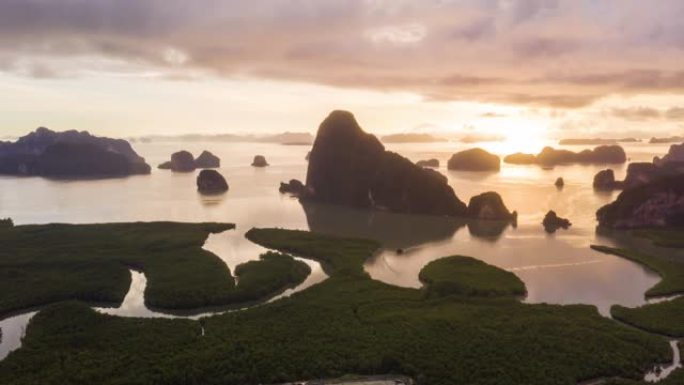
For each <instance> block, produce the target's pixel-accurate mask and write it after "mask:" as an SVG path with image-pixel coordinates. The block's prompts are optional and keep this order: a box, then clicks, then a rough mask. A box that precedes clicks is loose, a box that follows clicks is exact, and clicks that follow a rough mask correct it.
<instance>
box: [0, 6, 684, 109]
mask: <svg viewBox="0 0 684 385" xmlns="http://www.w3.org/2000/svg"><path fill="white" fill-rule="evenodd" d="M683 17H684V2H681V1H678V0H661V1H659V2H658V6H657V7H655V6H652V5H649V4H647V3H646V2H643V1H641V0H624V1H620V2H617V1H614V2H596V1H592V0H578V1H555V0H488V1H476V0H459V1H455V0H396V1H387V0H356V1H355V0H347V1H344V0H328V1H317V0H273V1H268V2H262V1H238V0H224V1H219V0H195V1H190V0H50V1H46V0H4V1H2V2H0V71H5V72H16V73H20V74H23V75H26V76H36V77H44V76H51V75H54V76H58V75H59V74H61V73H69V74H73V75H77V74H78V73H87V74H97V73H111V72H112V71H123V72H125V73H135V72H136V71H138V72H145V73H149V72H154V73H158V74H160V77H162V78H184V77H186V76H187V77H192V76H195V75H196V74H197V73H198V72H205V73H207V74H211V75H213V76H222V77H228V78H231V77H244V76H248V77H254V78H267V79H278V80H287V81H297V82H307V83H315V84H325V85H332V86H337V87H354V88H369V89H374V90H381V91H407V92H414V93H418V94H421V95H423V96H425V97H426V98H427V99H436V100H473V101H484V102H501V103H511V104H529V105H537V106H547V107H548V106H551V107H555V108H564V109H569V108H579V107H583V106H587V105H589V104H591V103H593V102H595V101H596V100H598V99H600V98H602V97H604V96H607V95H613V94H625V95H634V94H644V93H661V92H675V93H684V71H682V70H681V63H682V62H684V24H682V23H681V22H680V20H681V19H682V18H683ZM8 63H9V64H8ZM13 63H36V64H35V65H34V67H35V68H36V70H35V71H23V72H21V71H19V70H18V69H17V68H18V67H17V66H16V65H14V64H13ZM37 63H40V65H38V64H37ZM183 71H186V72H187V75H184V74H183V73H182V72H183Z"/></svg>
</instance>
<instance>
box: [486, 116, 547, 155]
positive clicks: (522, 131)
mask: <svg viewBox="0 0 684 385" xmlns="http://www.w3.org/2000/svg"><path fill="white" fill-rule="evenodd" d="M477 127H478V132H479V133H481V134H485V135H491V136H495V137H499V138H501V140H499V141H492V142H487V143H485V144H484V145H483V147H485V148H486V149H487V150H488V151H491V152H494V153H496V154H499V155H502V156H504V155H508V154H513V153H516V152H524V153H531V154H536V153H538V152H539V151H541V150H542V149H543V148H544V147H545V146H548V145H549V144H550V140H549V138H548V122H545V121H542V120H537V119H525V118H518V117H510V118H501V119H496V120H495V121H487V122H486V123H484V124H478V126H477Z"/></svg>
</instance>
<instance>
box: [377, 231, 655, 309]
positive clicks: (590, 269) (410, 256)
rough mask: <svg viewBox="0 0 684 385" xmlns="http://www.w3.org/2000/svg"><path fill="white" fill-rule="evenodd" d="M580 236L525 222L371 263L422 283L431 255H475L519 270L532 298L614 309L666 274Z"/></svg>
mask: <svg viewBox="0 0 684 385" xmlns="http://www.w3.org/2000/svg"><path fill="white" fill-rule="evenodd" d="M579 238H580V239H583V242H579V241H578V239H576V237H573V236H569V237H566V236H563V235H558V236H553V237H548V236H546V235H545V234H543V231H542V230H541V229H539V228H536V227H530V226H525V227H522V228H519V229H516V231H513V232H509V233H507V236H506V237H500V238H498V240H492V239H485V238H481V237H479V236H472V234H470V233H465V232H458V233H457V234H456V235H455V236H454V237H453V238H451V239H448V240H442V241H438V242H434V243H430V244H425V245H422V246H419V247H414V248H412V249H409V250H407V251H406V252H405V253H403V254H401V255H399V254H397V253H396V252H395V251H394V250H383V251H382V252H380V253H379V254H378V255H376V256H375V257H374V258H373V259H371V260H369V261H368V262H367V263H366V265H365V270H366V271H367V272H368V273H369V274H370V275H371V277H373V278H374V279H377V280H380V281H383V282H386V283H390V284H393V285H397V286H402V287H413V288H418V287H421V286H422V284H421V282H420V281H419V279H418V273H419V272H420V270H421V269H422V267H423V266H425V265H426V264H427V263H429V262H430V261H433V260H436V259H439V258H442V257H445V256H449V255H467V256H474V257H477V258H478V259H481V260H483V261H485V262H487V263H489V264H492V265H495V266H498V267H500V268H503V269H506V270H509V271H513V272H514V273H515V274H516V275H518V276H519V277H520V278H521V279H522V280H523V281H524V282H525V285H526V287H527V290H528V295H527V298H526V299H525V302H527V303H556V304H577V303H585V304H592V305H595V306H596V307H597V308H598V309H599V312H600V313H601V314H603V315H605V316H608V315H609V311H610V307H611V306H612V305H613V304H621V305H623V306H629V307H633V306H639V305H642V304H644V303H645V301H646V300H645V298H644V292H645V291H646V290H647V289H649V288H650V287H652V286H653V285H655V284H656V283H657V282H658V281H659V280H660V277H659V276H658V275H657V274H655V273H654V272H652V271H650V270H648V269H646V268H644V267H643V266H641V265H639V264H636V263H633V262H631V261H628V260H625V259H622V258H619V257H615V256H611V255H606V254H603V253H599V252H597V251H594V250H592V249H590V248H589V247H588V246H589V243H591V242H592V241H596V240H592V239H586V238H584V237H579Z"/></svg>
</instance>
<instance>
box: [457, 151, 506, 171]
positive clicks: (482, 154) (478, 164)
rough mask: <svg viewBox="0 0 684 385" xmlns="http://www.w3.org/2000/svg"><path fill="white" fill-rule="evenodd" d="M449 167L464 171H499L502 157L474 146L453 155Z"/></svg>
mask: <svg viewBox="0 0 684 385" xmlns="http://www.w3.org/2000/svg"><path fill="white" fill-rule="evenodd" d="M447 167H448V168H449V170H462V171H499V169H500V168H501V159H499V157H498V156H496V155H494V154H490V153H489V152H487V151H485V150H483V149H481V148H472V149H470V150H465V151H461V152H457V153H455V154H454V155H452V156H451V158H450V159H449V162H448V163H447Z"/></svg>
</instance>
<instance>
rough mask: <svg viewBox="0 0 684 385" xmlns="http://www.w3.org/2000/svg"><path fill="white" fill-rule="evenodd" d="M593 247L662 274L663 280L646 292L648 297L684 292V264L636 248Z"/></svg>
mask: <svg viewBox="0 0 684 385" xmlns="http://www.w3.org/2000/svg"><path fill="white" fill-rule="evenodd" d="M591 248H592V249H594V250H596V251H600V252H602V253H606V254H613V255H617V256H618V257H622V258H626V259H629V260H631V261H634V262H637V263H640V264H642V265H644V266H646V267H648V268H649V269H651V270H654V271H656V272H657V273H658V274H660V276H661V277H662V280H661V281H660V282H658V284H656V285H655V286H653V287H652V288H650V289H648V291H647V292H646V296H647V297H660V296H666V295H672V294H679V293H684V264H681V263H676V262H673V261H668V260H665V259H662V258H658V257H654V256H651V255H647V254H644V253H641V252H638V251H634V250H625V249H616V248H613V247H607V246H598V245H592V246H591Z"/></svg>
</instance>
